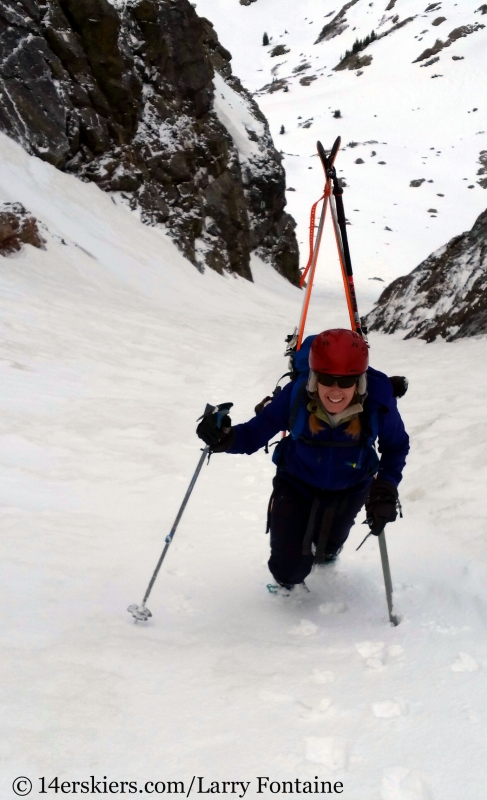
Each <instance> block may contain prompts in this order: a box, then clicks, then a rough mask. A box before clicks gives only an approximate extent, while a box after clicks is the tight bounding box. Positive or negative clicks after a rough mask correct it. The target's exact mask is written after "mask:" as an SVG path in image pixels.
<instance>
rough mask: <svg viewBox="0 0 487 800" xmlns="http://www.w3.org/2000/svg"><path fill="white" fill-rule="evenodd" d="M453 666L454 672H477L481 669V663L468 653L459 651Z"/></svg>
mask: <svg viewBox="0 0 487 800" xmlns="http://www.w3.org/2000/svg"><path fill="white" fill-rule="evenodd" d="M451 668H452V670H453V672H476V671H477V670H478V669H479V665H478V664H477V662H476V661H475V659H474V658H472V656H469V655H468V653H459V654H458V658H457V660H456V661H455V662H454V663H453V664H452V665H451Z"/></svg>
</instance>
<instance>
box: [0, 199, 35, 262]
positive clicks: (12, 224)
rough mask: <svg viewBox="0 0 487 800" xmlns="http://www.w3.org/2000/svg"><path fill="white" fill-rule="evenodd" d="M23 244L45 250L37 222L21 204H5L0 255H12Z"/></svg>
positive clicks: (0, 215)
mask: <svg viewBox="0 0 487 800" xmlns="http://www.w3.org/2000/svg"><path fill="white" fill-rule="evenodd" d="M23 244H31V245H32V246H33V247H38V248H42V249H44V239H43V238H42V236H41V235H40V233H39V229H38V227H37V220H36V219H35V218H34V217H33V216H32V215H31V214H29V212H28V211H26V210H25V208H24V206H23V205H21V203H4V204H3V206H1V207H0V255H2V256H8V255H11V254H12V253H15V252H17V251H18V250H20V249H21V247H22V245H23Z"/></svg>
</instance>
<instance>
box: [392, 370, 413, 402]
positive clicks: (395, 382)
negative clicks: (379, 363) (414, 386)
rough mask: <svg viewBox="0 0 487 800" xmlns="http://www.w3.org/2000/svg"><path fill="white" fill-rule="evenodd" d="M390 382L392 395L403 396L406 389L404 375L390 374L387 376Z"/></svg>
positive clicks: (406, 383) (406, 384) (406, 381)
mask: <svg viewBox="0 0 487 800" xmlns="http://www.w3.org/2000/svg"><path fill="white" fill-rule="evenodd" d="M389 380H390V382H391V384H392V394H393V396H394V397H404V395H405V394H406V392H407V390H408V385H409V383H408V379H407V378H405V377H404V375H392V376H390V377H389Z"/></svg>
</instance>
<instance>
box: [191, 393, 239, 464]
mask: <svg viewBox="0 0 487 800" xmlns="http://www.w3.org/2000/svg"><path fill="white" fill-rule="evenodd" d="M232 406H233V403H222V404H221V405H219V406H216V407H215V406H210V405H209V404H208V405H207V406H206V408H205V413H204V414H203V416H202V417H200V419H201V422H200V424H199V425H198V427H197V428H196V433H197V434H198V436H199V437H200V439H202V440H203V441H204V443H205V444H206V445H208V447H209V448H210V450H211V451H212V452H213V453H214V452H223V451H224V450H225V449H226V447H223V446H222V445H226V446H229V444H230V443H229V441H227V440H228V439H229V438H230V437H229V435H230V433H231V429H232V420H231V419H230V417H229V416H228V412H229V411H230V409H231V407H232Z"/></svg>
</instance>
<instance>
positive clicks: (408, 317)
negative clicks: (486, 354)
mask: <svg viewBox="0 0 487 800" xmlns="http://www.w3.org/2000/svg"><path fill="white" fill-rule="evenodd" d="M366 320H367V325H368V327H369V329H370V330H380V331H384V332H385V333H394V331H398V330H403V331H406V336H405V338H406V339H411V338H413V337H418V338H420V339H426V341H428V342H431V341H433V340H434V339H435V338H436V337H437V336H442V337H444V338H445V339H446V340H447V341H453V340H454V339H461V338H462V337H464V336H476V335H478V334H481V333H487V211H484V212H483V213H482V214H481V215H480V216H479V217H478V219H477V220H476V222H475V224H474V226H473V228H472V230H471V231H469V232H467V233H462V234H461V235H460V236H455V237H454V238H453V239H451V240H450V241H449V242H448V244H447V245H445V246H444V247H441V248H440V249H439V250H437V251H436V252H435V253H433V254H432V255H430V256H429V257H428V258H427V259H426V260H425V261H423V262H422V263H421V264H420V265H419V267H416V269H414V270H413V271H412V272H411V273H410V274H409V275H405V276H403V277H401V278H397V280H395V281H393V282H392V283H391V284H390V285H389V286H387V288H386V289H384V291H383V292H382V294H381V296H380V297H379V300H378V302H377V304H376V306H375V308H374V309H373V310H372V311H371V312H370V314H368V315H367V317H366Z"/></svg>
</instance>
